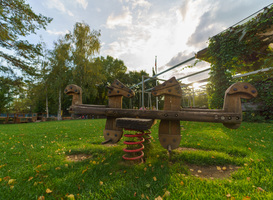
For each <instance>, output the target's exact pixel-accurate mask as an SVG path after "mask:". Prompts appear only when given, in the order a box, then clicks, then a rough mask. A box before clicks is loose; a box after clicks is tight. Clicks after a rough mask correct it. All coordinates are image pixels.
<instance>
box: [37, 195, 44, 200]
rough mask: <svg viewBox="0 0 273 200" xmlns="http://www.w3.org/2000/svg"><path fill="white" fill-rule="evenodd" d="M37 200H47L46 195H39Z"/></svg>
mask: <svg viewBox="0 0 273 200" xmlns="http://www.w3.org/2000/svg"><path fill="white" fill-rule="evenodd" d="M37 200H45V197H44V196H39V197H38V199H37Z"/></svg>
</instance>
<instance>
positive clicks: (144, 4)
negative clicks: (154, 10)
mask: <svg viewBox="0 0 273 200" xmlns="http://www.w3.org/2000/svg"><path fill="white" fill-rule="evenodd" d="M151 5H152V4H151V3H150V2H148V1H145V0H134V1H133V8H135V7H136V6H140V7H145V8H147V9H149V8H150V7H151Z"/></svg>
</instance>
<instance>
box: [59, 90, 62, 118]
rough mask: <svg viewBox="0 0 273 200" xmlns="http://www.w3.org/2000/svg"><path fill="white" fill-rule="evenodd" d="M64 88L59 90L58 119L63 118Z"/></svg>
mask: <svg viewBox="0 0 273 200" xmlns="http://www.w3.org/2000/svg"><path fill="white" fill-rule="evenodd" d="M61 112H62V90H61V88H60V90H59V108H58V120H62V113H61Z"/></svg>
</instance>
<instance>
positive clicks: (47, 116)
mask: <svg viewBox="0 0 273 200" xmlns="http://www.w3.org/2000/svg"><path fill="white" fill-rule="evenodd" d="M45 89H46V118H49V113H48V96H47V86H46V88H45Z"/></svg>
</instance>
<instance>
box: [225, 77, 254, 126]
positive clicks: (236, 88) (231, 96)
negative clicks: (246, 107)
mask: <svg viewBox="0 0 273 200" xmlns="http://www.w3.org/2000/svg"><path fill="white" fill-rule="evenodd" d="M257 95H258V92H257V90H256V88H255V87H254V86H252V85H251V84H250V83H242V82H237V83H234V84H233V85H231V86H230V87H229V88H228V89H227V90H226V92H225V99H224V106H223V110H224V111H225V112H231V113H242V106H241V99H252V98H254V97H256V96H257ZM238 120H240V121H242V119H238ZM223 125H224V126H226V127H227V128H231V129H236V128H238V127H239V126H240V124H238V123H237V124H230V123H223Z"/></svg>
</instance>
